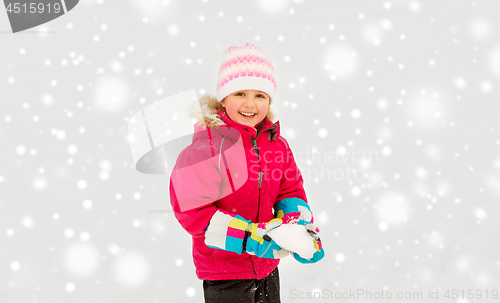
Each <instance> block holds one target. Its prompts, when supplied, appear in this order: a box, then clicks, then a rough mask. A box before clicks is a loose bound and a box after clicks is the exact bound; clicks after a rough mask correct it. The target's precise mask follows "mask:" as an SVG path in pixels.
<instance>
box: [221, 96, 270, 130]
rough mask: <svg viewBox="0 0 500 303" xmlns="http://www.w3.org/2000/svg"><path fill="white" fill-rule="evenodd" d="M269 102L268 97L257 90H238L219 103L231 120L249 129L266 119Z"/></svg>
mask: <svg viewBox="0 0 500 303" xmlns="http://www.w3.org/2000/svg"><path fill="white" fill-rule="evenodd" d="M270 102H271V100H270V99H269V95H268V94H266V93H264V92H261V91H258V90H240V91H237V92H234V93H232V94H230V95H228V96H227V97H226V98H224V100H222V101H221V103H222V105H224V106H225V108H226V113H227V115H228V116H229V118H231V120H233V121H234V122H237V123H240V124H243V125H248V126H250V127H254V126H255V125H256V124H258V123H259V122H260V121H262V119H264V118H265V117H266V115H267V110H268V108H269V104H270ZM245 114H247V115H245ZM250 114H251V116H250Z"/></svg>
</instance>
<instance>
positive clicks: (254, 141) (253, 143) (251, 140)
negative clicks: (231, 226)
mask: <svg viewBox="0 0 500 303" xmlns="http://www.w3.org/2000/svg"><path fill="white" fill-rule="evenodd" d="M273 127H274V126H273ZM273 127H270V128H267V129H264V130H263V131H261V132H260V133H258V134H257V136H255V139H252V137H251V136H250V142H252V145H253V149H254V151H255V154H257V159H258V160H259V202H258V204H257V220H259V213H260V188H261V187H262V175H263V172H262V170H261V167H260V155H259V147H258V146H257V138H258V137H259V135H260V134H262V133H263V132H265V131H268V130H270V129H272V128H273ZM250 262H251V263H252V269H253V273H254V274H255V279H257V272H256V271H255V267H254V265H253V261H252V258H250Z"/></svg>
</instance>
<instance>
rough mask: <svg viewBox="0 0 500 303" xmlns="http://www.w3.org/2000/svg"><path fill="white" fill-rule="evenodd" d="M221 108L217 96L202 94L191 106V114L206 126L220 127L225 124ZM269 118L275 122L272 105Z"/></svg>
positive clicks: (189, 109) (268, 112) (189, 108)
mask: <svg viewBox="0 0 500 303" xmlns="http://www.w3.org/2000/svg"><path fill="white" fill-rule="evenodd" d="M219 108H222V105H221V103H220V102H219V101H217V98H216V97H214V96H210V95H209V94H204V95H202V96H201V97H200V98H199V99H198V101H197V102H192V103H191V104H190V105H189V107H188V111H189V116H190V117H191V118H194V119H195V120H196V122H197V123H198V124H199V125H200V126H202V127H203V128H204V125H206V126H208V127H219V126H221V125H224V124H225V123H224V121H222V118H221V117H220V116H219ZM267 118H268V119H269V120H270V121H271V122H273V123H274V122H275V121H274V119H275V117H274V112H273V110H272V109H271V107H269V108H268V110H267Z"/></svg>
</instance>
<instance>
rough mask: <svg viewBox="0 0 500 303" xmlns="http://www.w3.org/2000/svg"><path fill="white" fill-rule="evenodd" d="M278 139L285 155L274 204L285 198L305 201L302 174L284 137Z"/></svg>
mask: <svg viewBox="0 0 500 303" xmlns="http://www.w3.org/2000/svg"><path fill="white" fill-rule="evenodd" d="M278 140H280V141H281V143H282V144H283V146H284V150H285V157H284V165H283V175H282V177H281V181H280V189H279V192H278V197H277V199H276V202H275V203H274V206H275V208H276V203H277V202H278V201H280V200H283V199H285V198H298V199H301V200H303V201H304V202H306V203H307V197H306V192H305V190H304V186H303V185H304V180H303V179H302V174H301V172H300V169H299V167H298V166H297V163H295V159H294V157H293V153H292V150H291V149H290V147H289V145H288V142H287V141H286V140H285V138H283V137H281V136H280V137H279V139H278Z"/></svg>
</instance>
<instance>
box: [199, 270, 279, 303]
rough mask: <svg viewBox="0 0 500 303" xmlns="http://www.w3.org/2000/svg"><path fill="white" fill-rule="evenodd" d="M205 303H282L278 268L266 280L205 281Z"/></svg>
mask: <svg viewBox="0 0 500 303" xmlns="http://www.w3.org/2000/svg"><path fill="white" fill-rule="evenodd" d="M203 292H204V293H205V303H225V302H228V303H236V302H241V303H262V302H264V303H280V302H281V300H280V277H279V273H278V267H276V268H275V269H274V270H273V271H272V272H271V273H270V274H269V276H267V277H265V278H264V279H261V280H257V279H245V280H203Z"/></svg>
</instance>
